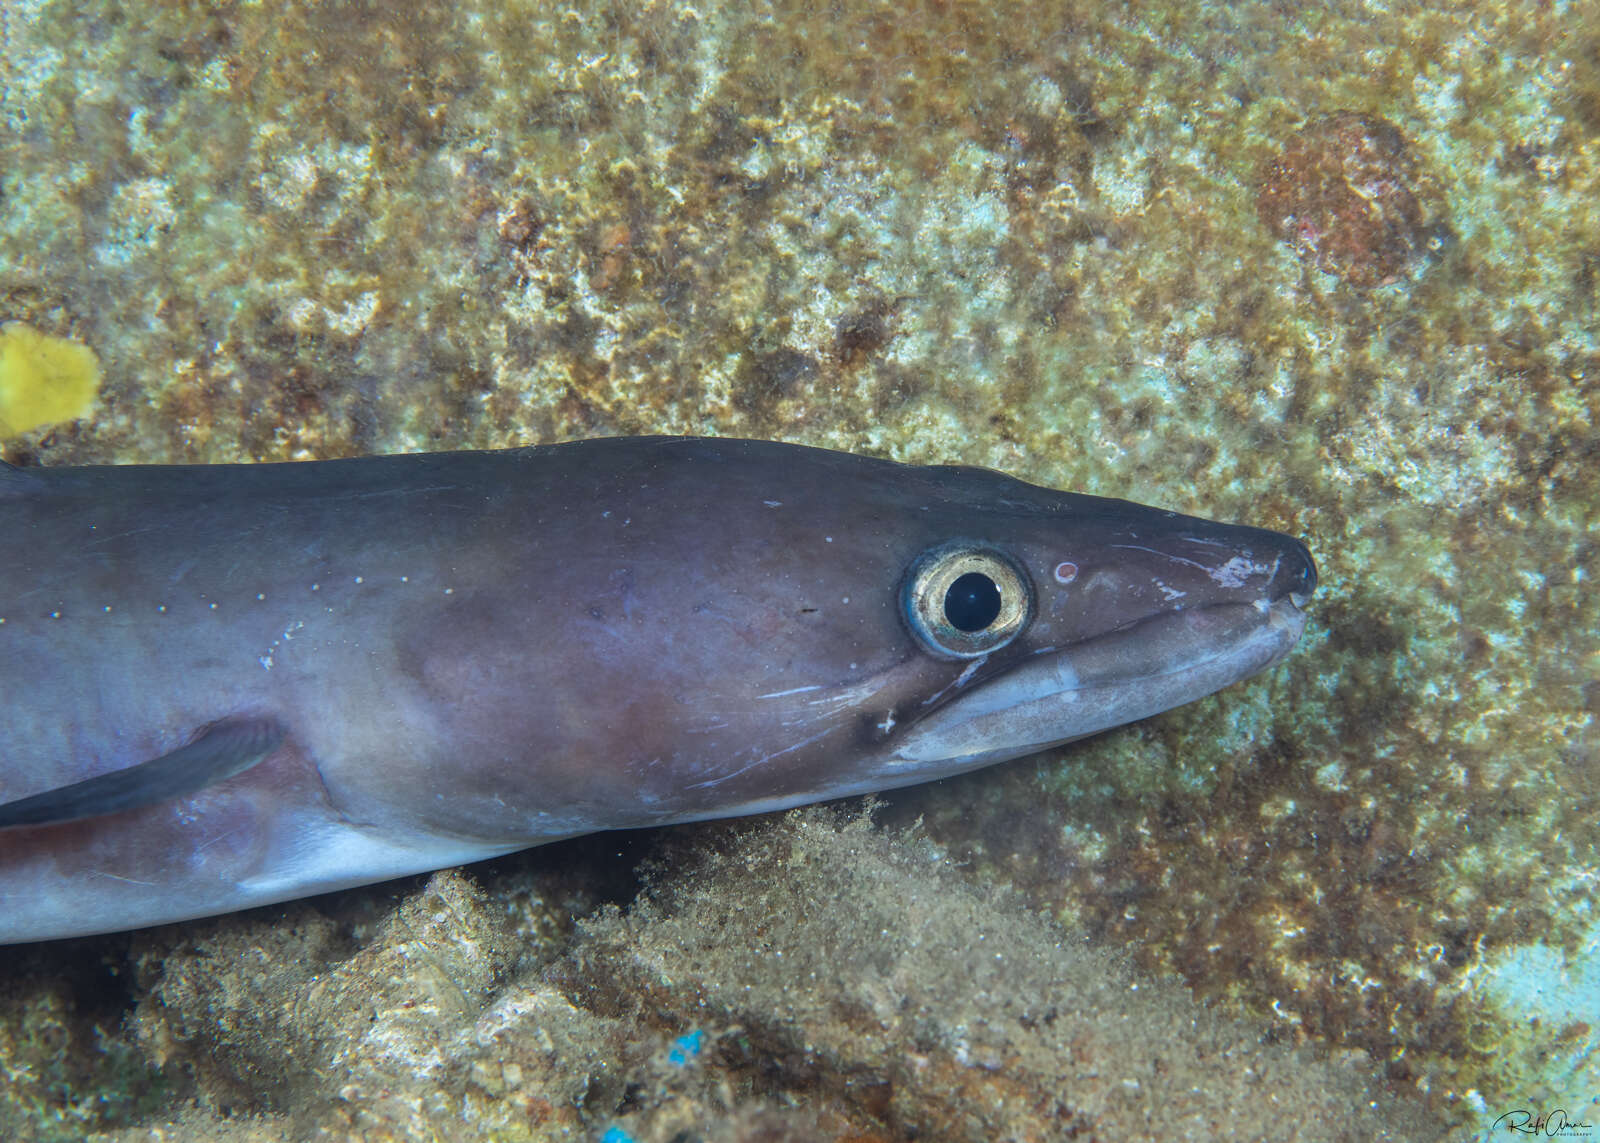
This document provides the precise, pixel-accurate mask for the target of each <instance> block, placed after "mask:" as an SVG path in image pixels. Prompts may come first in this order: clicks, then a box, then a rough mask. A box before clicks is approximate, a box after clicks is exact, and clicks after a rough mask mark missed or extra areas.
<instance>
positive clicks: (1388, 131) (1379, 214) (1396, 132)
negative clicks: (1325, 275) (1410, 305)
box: [1256, 111, 1431, 288]
mask: <svg viewBox="0 0 1600 1143" xmlns="http://www.w3.org/2000/svg"><path fill="white" fill-rule="evenodd" d="M1417 184H1418V175H1417V164H1416V161H1415V160H1414V159H1413V158H1412V157H1411V154H1410V150H1409V146H1408V144H1407V141H1406V138H1405V136H1404V135H1402V134H1401V133H1400V129H1399V128H1398V127H1396V126H1395V125H1394V124H1393V123H1390V122H1389V121H1388V120H1387V119H1382V118H1379V117H1378V116H1375V115H1363V114H1361V113H1360V112H1355V111H1340V112H1336V113H1335V114H1333V115H1329V116H1326V117H1324V118H1321V119H1317V120H1313V121H1312V122H1310V123H1308V124H1307V125H1306V126H1305V127H1304V128H1303V129H1301V130H1300V132H1299V133H1297V134H1296V135H1294V136H1293V137H1292V138H1290V139H1289V141H1288V142H1287V143H1286V144H1285V145H1284V148H1283V150H1282V151H1280V152H1279V153H1278V155H1277V157H1275V158H1274V159H1272V160H1271V161H1270V162H1268V163H1267V164H1266V166H1265V167H1264V168H1263V169H1262V173H1261V180H1260V192H1259V194H1258V195H1257V197H1256V211H1257V213H1258V214H1259V215H1260V217H1261V221H1262V222H1263V223H1264V224H1265V225H1266V226H1267V228H1268V229H1269V230H1271V231H1272V232H1273V233H1274V234H1275V235H1277V236H1278V238H1279V239H1280V240H1282V241H1284V242H1287V243H1288V244H1289V245H1290V246H1292V247H1293V248H1294V249H1295V252H1296V253H1298V254H1299V255H1300V257H1302V258H1304V259H1306V260H1307V261H1310V262H1312V263H1314V264H1315V265H1316V267H1317V268H1318V269H1319V270H1325V271H1327V272H1329V273H1332V274H1338V275H1339V276H1340V277H1341V278H1343V279H1344V280H1345V281H1347V282H1349V283H1350V284H1351V285H1352V286H1359V287H1363V288H1366V287H1370V286H1382V285H1387V284H1388V283H1390V282H1392V281H1394V280H1395V279H1396V278H1398V277H1399V276H1400V274H1401V273H1402V272H1403V271H1404V270H1405V269H1406V267H1407V266H1408V265H1409V264H1410V263H1411V261H1412V260H1413V259H1414V258H1415V257H1417V255H1418V254H1419V253H1421V252H1423V251H1424V250H1425V249H1426V248H1427V246H1428V242H1429V237H1430V233H1431V227H1430V226H1429V224H1428V220H1427V218H1426V211H1425V210H1424V208H1423V205H1422V203H1421V202H1420V201H1419V199H1418V194H1417V192H1416V189H1415V188H1416V186H1417Z"/></svg>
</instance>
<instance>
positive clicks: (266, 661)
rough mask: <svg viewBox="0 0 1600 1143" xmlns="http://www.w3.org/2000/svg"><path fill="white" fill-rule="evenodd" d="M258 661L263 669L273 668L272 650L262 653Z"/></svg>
mask: <svg viewBox="0 0 1600 1143" xmlns="http://www.w3.org/2000/svg"><path fill="white" fill-rule="evenodd" d="M256 662H258V663H260V664H261V668H262V670H266V671H270V670H272V652H271V651H268V652H267V653H266V654H265V655H262V656H261V657H260V658H259V659H257V660H256Z"/></svg>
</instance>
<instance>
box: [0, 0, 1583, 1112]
mask: <svg viewBox="0 0 1600 1143" xmlns="http://www.w3.org/2000/svg"><path fill="white" fill-rule="evenodd" d="M0 46H3V49H4V50H3V53H0V322H16V323H22V324H24V325H25V326H27V327H28V328H29V329H31V330H37V331H39V332H41V333H44V334H47V335H50V336H52V337H59V338H67V339H70V340H72V341H75V342H78V343H81V344H83V345H86V346H88V347H89V348H90V349H92V350H93V352H94V354H95V355H96V356H97V358H98V361H99V369H100V384H99V395H98V399H97V401H96V403H95V405H94V406H93V408H92V410H91V412H90V414H89V415H88V416H86V417H83V418H81V419H77V420H73V421H65V422H61V423H57V424H54V425H47V426H42V427H38V428H34V429H32V430H30V431H28V432H25V433H22V434H20V435H12V436H8V437H7V438H6V439H4V440H0V455H3V456H4V458H5V459H7V460H10V461H12V462H14V463H25V464H31V463H41V464H67V463H89V462H127V461H179V460H183V461H224V460H241V459H258V460H277V459H293V458H310V457H329V456H345V455H358V454H362V453H369V452H387V451H405V450H420V449H444V448H469V447H493V446H500V445H510V444H523V443H533V442H539V441H551V440H559V439H567V438H573V437H582V436H592V435H599V434H610V433H635V432H688V433H720V434H737V435H748V436H762V437H775V438H782V439H788V440H795V441H801V442H804V443H811V444H821V445H828V446H832V447H839V448H848V449H852V450H855V451H865V452H874V453H878V454H882V455H888V456H893V457H896V458H898V459H903V460H909V461H918V462H933V461H957V462H966V463H974V464H985V465H991V466H994V467H999V468H1003V469H1006V470H1007V471H1010V472H1012V473H1014V474H1016V475H1018V476H1022V477H1024V478H1026V479H1029V480H1033V481H1035V482H1037V483H1041V484H1049V485H1054V486H1058V487H1071V488H1076V489H1080V490H1083V491H1089V492H1096V493H1101V494H1109V495H1118V496H1124V497H1127V498H1131V499H1137V500H1143V501H1147V502H1152V503H1159V504H1163V505H1166V506H1169V507H1172V508H1175V509H1179V510H1182V511H1188V512H1196V513H1199V514H1204V515H1211V516H1217V517H1222V518H1230V519H1238V520H1242V521H1248V522H1251V523H1256V524H1261V525H1266V526H1271V527H1276V528H1280V529H1283V530H1286V531H1290V532H1293V533H1295V534H1297V535H1301V536H1303V537H1306V538H1307V540H1308V541H1309V542H1310V544H1311V545H1312V548H1313V550H1314V551H1315V553H1316V555H1317V558H1318V561H1319V564H1320V566H1321V569H1322V572H1323V587H1322V588H1321V589H1320V590H1319V593H1318V597H1317V602H1316V605H1315V609H1314V614H1313V619H1312V625H1311V628H1310V630H1309V631H1308V635H1307V638H1306V640H1305V641H1304V644H1303V645H1302V647H1301V649H1300V650H1299V651H1298V652H1297V653H1296V654H1295V656H1293V657H1292V658H1291V660H1290V661H1289V662H1288V663H1286V664H1285V665H1283V666H1281V667H1280V668H1278V669H1277V670H1275V671H1273V672H1271V673H1270V674H1269V675H1267V676H1265V677H1262V678H1258V679H1255V680H1252V681H1251V682H1250V683H1248V684H1245V685H1243V686H1240V687H1235V688H1232V689H1231V690H1229V691H1228V692H1225V693H1224V694H1221V695H1219V696H1216V697H1214V698H1213V699H1211V700H1208V701H1206V702H1202V703H1198V704H1195V705H1194V706H1192V707H1189V708H1186V709H1184V710H1181V711H1176V712H1173V713H1171V714H1169V715H1167V716H1164V717H1162V718H1159V719H1155V720H1151V721H1149V722H1147V723H1144V724H1141V725H1139V726H1137V727H1133V728H1130V729H1127V730H1124V731H1121V732H1118V733H1115V734H1111V735H1107V736H1104V737H1103V738H1101V739H1098V740H1096V741H1093V742H1090V743H1086V744H1081V745H1078V746H1075V747H1072V748H1069V749H1066V750H1062V751H1057V752H1054V753H1052V754H1050V755H1047V756H1044V757H1041V758H1038V759H1033V760H1027V761H1022V762H1018V763H1014V764H1011V765H1009V766H1005V767H1002V768H998V769H995V770H990V771H984V772H981V773H978V774H975V775H973V776H971V777H968V778H965V779H962V780H958V781H951V782H946V783H941V784H939V785H937V786H933V787H929V788H927V789H924V790H920V791H913V792H907V793H903V794H899V795H896V796H894V797H893V798H890V799H886V801H885V802H884V804H883V805H882V807H881V808H880V810H879V811H878V814H877V818H876V820H877V823H878V824H877V825H876V826H871V825H868V824H866V823H865V822H864V821H862V820H861V819H858V818H846V819H840V818H836V817H833V816H830V815H828V814H825V813H817V812H812V813H805V814H800V815H798V816H793V817H788V818H780V819H776V820H772V821H768V822H765V823H757V824H753V825H740V826H737V827H728V826H707V827H698V828H687V829H681V830H676V831H669V832H665V833H659V834H647V835H639V836H634V837H626V838H605V839H596V840H593V841H589V842H579V843H572V844H568V845H563V846H559V847H550V848H547V849H545V850H538V851H533V852H532V853H529V854H526V855H523V856H520V857H518V858H514V859H507V860H505V861H502V862H498V863H495V864H493V865H490V866H484V867H477V868H474V869H472V870H468V871H466V872H465V873H452V874H445V875H441V876H440V877H438V878H435V879H433V880H431V881H427V882H423V881H416V882H408V883H400V884H397V885H392V886H386V887H380V888H377V889H373V890H370V891H366V892H363V893H352V894H343V895H340V896H338V897H335V898H328V899H324V900H320V901H317V902H311V903H302V904H297V905H294V906H290V907H288V908H278V909H271V910H263V911H258V912H256V913H252V914H247V915H244V916H241V917H236V918H224V919H220V920H217V921H213V922H206V923H202V924H195V925H185V926H176V927H172V928H168V929H164V930H158V931H154V932H148V933H141V934H136V935H132V936H121V937H112V938H105V939H102V940H95V941H78V942H70V943H64V944H61V945H54V946H47V947H39V948H31V949H5V950H0V1000H3V1002H0V1134H3V1135H4V1136H5V1137H7V1138H18V1139H29V1138H79V1137H81V1136H82V1135H83V1133H84V1132H86V1131H102V1132H108V1133H112V1134H113V1135H115V1136H117V1137H120V1138H125V1139H130V1140H131V1139H143V1138H151V1137H165V1138H196V1139H201V1138H205V1139H210V1138H225V1137H233V1138H238V1139H256V1138H260V1139H277V1138H310V1137H316V1136H318V1135H320V1134H326V1135H331V1136H340V1135H345V1134H350V1133H352V1132H355V1133H363V1134H366V1135H369V1136H381V1135H383V1134H384V1133H388V1134H391V1135H394V1136H396V1137H428V1136H429V1135H430V1134H431V1135H436V1136H438V1137H441V1138H461V1137H463V1133H467V1134H469V1135H470V1134H473V1133H475V1134H476V1135H477V1136H478V1137H481V1138H497V1139H498V1138H508V1139H509V1138H556V1137H582V1136H584V1135H586V1134H587V1135H591V1136H595V1137H598V1136H600V1135H601V1134H602V1133H605V1132H612V1133H619V1134H612V1135H610V1136H609V1137H608V1139H609V1143H623V1141H624V1140H627V1139H637V1140H654V1139H663V1140H664V1139H669V1138H674V1137H676V1136H677V1133H679V1132H688V1133H689V1135H688V1136H686V1137H699V1138H707V1139H717V1138H730V1139H733V1138H773V1139H779V1138H797V1139H809V1138H820V1137H835V1138H855V1139H873V1138H885V1139H887V1138H902V1137H909V1136H910V1135H912V1134H913V1133H916V1134H917V1135H918V1137H920V1138H928V1139H967V1138H972V1139H991V1138H1017V1139H1028V1138H1040V1139H1044V1138H1054V1137H1060V1136H1061V1135H1064V1134H1067V1133H1068V1132H1069V1129H1070V1130H1077V1131H1079V1132H1080V1133H1083V1132H1087V1133H1091V1134H1099V1135H1101V1136H1102V1137H1124V1136H1126V1135H1129V1134H1132V1135H1138V1134H1140V1133H1141V1132H1143V1133H1153V1132H1159V1133H1160V1134H1162V1135H1163V1137H1173V1138H1182V1137H1194V1138H1224V1137H1226V1138H1245V1137H1261V1138H1274V1139H1277V1138H1283V1137H1285V1136H1288V1137H1299V1138H1306V1139H1336V1138H1355V1137H1357V1136H1358V1134H1359V1136H1360V1137H1363V1138H1368V1137H1372V1136H1373V1135H1374V1134H1375V1133H1376V1132H1380V1131H1388V1132H1390V1134H1391V1135H1392V1137H1394V1138H1410V1137H1424V1138H1426V1137H1430V1136H1436V1135H1438V1134H1441V1133H1445V1132H1452V1131H1453V1132H1457V1133H1462V1134H1465V1133H1468V1132H1471V1131H1474V1130H1482V1129H1484V1128H1486V1127H1487V1125H1488V1124H1489V1123H1490V1122H1492V1121H1493V1120H1494V1118H1495V1117H1496V1116H1497V1115H1499V1114H1501V1113H1502V1112H1507V1111H1511V1110H1514V1109H1519V1108H1528V1109H1532V1110H1535V1111H1537V1110H1541V1109H1543V1110H1549V1109H1553V1108H1556V1107H1565V1108H1567V1109H1568V1110H1569V1111H1570V1112H1571V1114H1572V1115H1573V1116H1574V1118H1576V1119H1583V1118H1585V1117H1586V1118H1587V1119H1588V1120H1590V1121H1600V1106H1597V1105H1596V1103H1595V1100H1596V1098H1597V1097H1600V1070H1597V1066H1596V1064H1595V1062H1594V1061H1595V1059H1596V1054H1595V1053H1596V1049H1597V1047H1600V1033H1597V1031H1596V1028H1595V1027H1594V1025H1595V1014H1596V1013H1600V921H1597V918H1596V911H1595V904H1596V896H1597V884H1600V855H1597V853H1596V845H1597V841H1596V839H1597V838H1600V830H1597V825H1600V820H1597V819H1600V735H1597V732H1596V728H1595V714H1596V711H1597V709H1600V609H1597V608H1596V607H1595V605H1594V603H1593V602H1592V592H1591V588H1590V583H1591V582H1592V580H1593V578H1594V576H1595V575H1596V572H1597V567H1596V565H1597V563H1600V553H1597V548H1596V542H1595V539H1594V525H1595V517H1596V515H1597V513H1600V487H1597V485H1600V477H1597V465H1596V459H1597V457H1600V428H1597V426H1596V412H1597V407H1600V208H1597V206H1596V204H1597V203H1600V10H1597V9H1596V8H1595V7H1594V6H1593V5H1589V4H1582V3H1558V2H1534V0H1509V2H1505V3H1495V4H1491V3H1487V2H1483V0H1477V2H1459V3H1450V2H1445V3H1438V4H1432V5H1428V6H1425V7H1417V6H1409V5H1383V4H1376V3H1353V2H1349V0H1333V2H1330V3H1326V4H1321V5H1318V6H1316V7H1314V8H1299V7H1291V6H1287V5H1279V4H1268V3H1260V4H1258V3H1242V4H1228V5H1219V6H1216V7H1207V6H1200V5H1193V4H1187V3H1165V4H1162V3H1153V2H1151V3H1118V4H1095V3H1082V4H1071V3H1068V4H1050V5H1045V4H1037V3H1032V4H1029V3H983V4H978V3H941V4H913V5H911V6H910V7H907V6H905V5H902V4H888V3H881V4H879V3H869V2H856V0H852V2H849V3H841V4H836V5H815V4H799V3H796V4H787V5H782V4H760V3H758V4H726V5H721V4H716V3H711V4H698V5H691V4H688V3H683V4H652V3H643V4H637V3H618V4H614V5H607V4H604V3H594V4H587V3H579V4H576V5H573V6H570V7H560V6H551V5H544V4H538V3H514V2H499V3H488V2H480V0H466V2H465V3H450V4H444V3H428V2H423V3H418V4H408V5H403V6H401V5H385V4H378V3H356V2H330V3H312V2H294V0H289V2H282V3H242V2H241V3H160V4H150V5H139V6H127V5H121V4H114V3H97V2H95V0H82V2H66V0H18V2H13V3H8V4H6V5H4V6H3V7H0ZM4 380H5V379H4V378H0V406H3V403H4V402H5V401H6V400H7V399H8V398H7V395H6V391H5V383H4ZM5 421H6V416H5V409H4V408H3V407H0V423H5ZM0 540H5V541H8V542H12V543H15V542H18V541H17V539H16V538H15V537H0ZM914 822H920V824H919V825H917V826H916V828H914V829H910V831H909V832H907V831H908V827H910V826H911V825H912V823H914ZM991 950H992V952H993V955H991ZM780 954H781V955H780ZM1585 1109H1587V1112H1586V1111H1585ZM1135 1123H1138V1124H1144V1125H1146V1126H1144V1127H1142V1128H1139V1127H1134V1126H1131V1125H1132V1124H1135ZM1295 1132H1298V1133H1299V1134H1298V1135H1296V1134H1295Z"/></svg>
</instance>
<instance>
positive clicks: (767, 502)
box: [761, 500, 783, 508]
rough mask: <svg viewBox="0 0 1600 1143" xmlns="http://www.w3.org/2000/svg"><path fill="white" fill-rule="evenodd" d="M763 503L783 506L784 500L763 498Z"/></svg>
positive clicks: (769, 505) (776, 506)
mask: <svg viewBox="0 0 1600 1143" xmlns="http://www.w3.org/2000/svg"><path fill="white" fill-rule="evenodd" d="M761 503H763V504H765V505H766V506H767V507H768V508H782V507H783V501H782V500H763V501H762V502H761Z"/></svg>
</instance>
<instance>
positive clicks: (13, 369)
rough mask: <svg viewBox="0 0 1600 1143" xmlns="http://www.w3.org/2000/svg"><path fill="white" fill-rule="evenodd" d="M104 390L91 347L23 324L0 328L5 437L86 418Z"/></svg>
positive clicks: (0, 421)
mask: <svg viewBox="0 0 1600 1143" xmlns="http://www.w3.org/2000/svg"><path fill="white" fill-rule="evenodd" d="M99 388H100V362H99V361H98V360H97V359H96V358H95V355H94V350H92V349H90V348H89V347H88V346H87V345H82V344H80V343H79V342H76V341H68V340H67V339H66V338H64V337H51V336H50V335H49V334H47V333H40V332H39V331H38V330H36V329H34V328H32V327H31V326H26V325H23V324H22V323H20V322H13V323H12V324H10V325H7V326H5V327H3V328H0V439H4V438H6V437H14V436H16V435H17V434H18V433H25V432H27V431H28V430H29V429H36V428H38V427H39V426H40V425H50V424H55V423H56V422H58V421H70V420H73V419H74V418H76V417H81V416H83V415H84V414H85V413H87V412H88V411H89V405H90V403H91V402H93V401H94V395H95V392H96V391H97V390H98V389H99Z"/></svg>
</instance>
